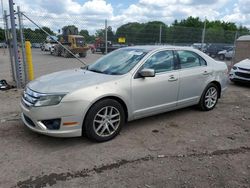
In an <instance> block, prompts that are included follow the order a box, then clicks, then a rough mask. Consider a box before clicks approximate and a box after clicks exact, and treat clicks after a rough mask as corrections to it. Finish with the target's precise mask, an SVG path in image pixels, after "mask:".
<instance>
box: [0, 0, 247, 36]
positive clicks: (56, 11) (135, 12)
mask: <svg viewBox="0 0 250 188" xmlns="http://www.w3.org/2000/svg"><path fill="white" fill-rule="evenodd" d="M14 2H15V4H16V5H18V6H20V8H21V10H22V11H23V12H24V13H25V14H26V15H27V16H28V17H30V18H31V19H33V20H34V21H35V22H36V23H37V24H38V25H40V26H48V27H50V28H52V29H53V30H54V31H57V30H58V29H60V28H61V27H62V26H64V25H72V24H74V25H76V26H77V27H78V28H79V29H87V30H88V31H89V32H90V33H91V34H93V33H95V30H97V29H101V28H104V21H105V19H107V20H108V25H109V26H111V27H112V28H113V30H116V29H117V28H118V27H119V26H121V25H123V24H125V23H128V22H148V21H156V20H157V21H162V22H164V23H166V24H168V25H169V24H171V23H173V21H174V20H175V19H177V20H181V19H185V18H187V17H189V16H193V17H200V19H201V20H204V19H205V18H207V19H208V20H221V21H226V22H235V23H236V24H237V25H243V26H246V27H248V28H250V0H124V1H118V0H106V1H105V0H14ZM3 3H4V6H3V7H4V9H5V10H8V0H3ZM1 9H2V8H1ZM24 24H25V26H27V27H32V24H31V23H30V22H29V21H28V20H26V19H25V20H24ZM1 25H2V23H1V22H0V27H2V26H1Z"/></svg>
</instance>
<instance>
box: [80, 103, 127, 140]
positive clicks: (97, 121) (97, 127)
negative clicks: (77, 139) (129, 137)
mask: <svg viewBox="0 0 250 188" xmlns="http://www.w3.org/2000/svg"><path fill="white" fill-rule="evenodd" d="M110 113H111V114H110ZM105 114H107V115H105ZM111 115H113V116H114V117H111ZM111 121H113V123H112V124H110V122H111ZM124 123H125V113H124V109H123V107H122V105H121V104H120V103H119V102H117V101H116V100H113V99H104V100H101V101H98V102H96V103H95V104H93V106H92V107H91V108H90V109H89V111H88V113H87V115H86V118H85V121H84V125H83V126H84V127H83V130H84V133H83V135H86V136H87V137H88V138H90V139H93V140H95V141H97V142H105V141H108V140H111V139H113V138H114V137H116V136H117V135H118V134H119V132H120V130H121V128H122V126H123V125H124Z"/></svg>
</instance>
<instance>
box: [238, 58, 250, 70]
mask: <svg viewBox="0 0 250 188" xmlns="http://www.w3.org/2000/svg"><path fill="white" fill-rule="evenodd" d="M235 66H237V67H241V68H245V69H250V59H244V60H242V61H240V62H239V63H236V64H235Z"/></svg>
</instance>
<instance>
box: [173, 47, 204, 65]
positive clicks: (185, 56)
mask: <svg viewBox="0 0 250 188" xmlns="http://www.w3.org/2000/svg"><path fill="white" fill-rule="evenodd" d="M177 55H178V57H179V62H180V67H181V68H182V69H185V68H191V67H199V66H205V65H207V63H206V61H205V60H204V59H203V58H202V57H200V56H199V55H198V54H196V53H194V52H191V51H181V50H179V51H177Z"/></svg>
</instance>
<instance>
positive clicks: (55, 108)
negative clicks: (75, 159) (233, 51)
mask: <svg viewBox="0 0 250 188" xmlns="http://www.w3.org/2000/svg"><path fill="white" fill-rule="evenodd" d="M227 71H228V69H227V66H226V64H225V63H223V62H218V61H215V60H213V59H212V58H210V57H209V56H207V55H206V54H204V53H203V52H201V51H199V50H196V49H193V48H191V47H173V46H133V47H126V48H121V49H118V50H115V51H113V52H112V53H110V54H108V55H105V56H103V57H102V58H100V59H99V60H97V61H96V62H95V63H93V64H91V65H89V66H87V67H85V68H79V69H73V70H66V71H61V72H56V73H52V74H49V75H46V76H42V77H40V78H38V79H36V80H34V81H32V82H30V83H29V84H28V85H27V87H26V89H25V91H24V93H23V97H22V101H21V109H22V120H23V122H24V124H25V125H26V126H27V127H28V128H30V129H31V130H33V131H35V132H38V133H41V134H46V135H50V136H57V137H74V136H81V135H86V136H87V137H89V138H91V139H94V140H96V141H107V140H110V139H112V138H114V137H115V136H116V135H117V134H118V133H119V131H120V130H121V128H122V126H123V125H124V123H125V122H127V121H131V120H135V119H138V118H143V117H146V116H151V115H154V114H159V113H163V112H167V111H170V110H175V109H179V108H183V107H187V106H192V105H198V106H199V107H200V109H201V110H204V111H208V110H211V109H213V108H214V107H215V105H216V103H217V101H218V99H219V98H220V97H221V96H222V94H223V92H224V91H225V89H226V87H227V81H228V76H227Z"/></svg>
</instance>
